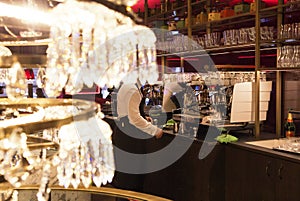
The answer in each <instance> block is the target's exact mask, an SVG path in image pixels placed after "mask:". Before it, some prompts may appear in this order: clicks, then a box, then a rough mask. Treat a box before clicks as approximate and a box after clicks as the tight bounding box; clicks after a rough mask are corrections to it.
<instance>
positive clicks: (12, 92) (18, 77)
mask: <svg viewBox="0 0 300 201" xmlns="http://www.w3.org/2000/svg"><path fill="white" fill-rule="evenodd" d="M26 89H27V83H26V77H25V72H24V70H23V68H22V66H21V64H20V63H19V62H17V61H15V62H14V63H13V65H12V67H11V68H10V69H9V72H8V75H7V79H6V93H7V96H8V98H9V99H11V100H17V99H21V98H24V95H25V93H26Z"/></svg>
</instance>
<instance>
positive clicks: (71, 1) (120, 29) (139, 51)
mask: <svg viewBox="0 0 300 201" xmlns="http://www.w3.org/2000/svg"><path fill="white" fill-rule="evenodd" d="M133 4H134V1H130V0H129V1H125V0H123V1H122V0H121V1H103V0H102V1H101V3H99V2H98V0H97V2H90V1H89V2H87V1H75V0H68V1H65V2H64V3H61V4H59V5H58V6H56V7H55V8H54V9H53V10H52V11H51V14H50V15H51V18H52V20H51V26H50V27H51V29H50V43H49V45H48V49H47V68H46V69H45V70H41V71H39V73H38V80H37V83H38V86H39V87H43V88H44V90H45V92H46V94H47V95H48V96H49V97H56V96H58V95H60V93H61V91H62V90H63V89H64V90H65V91H66V92H67V93H69V94H76V93H78V92H79V91H81V90H82V88H83V86H87V87H92V86H93V84H96V85H98V86H100V87H103V86H105V85H108V86H115V87H117V86H118V85H119V83H120V81H122V82H135V81H136V79H137V78H139V79H140V80H141V82H146V81H149V82H153V81H156V80H157V78H158V69H157V65H156V49H155V41H156V38H155V35H154V33H153V32H152V31H151V30H150V29H148V28H147V27H145V26H141V25H138V22H139V20H138V19H137V18H136V17H135V15H134V14H133V13H131V11H130V9H128V8H127V7H126V6H130V5H133ZM23 73H24V71H23V68H22V67H21V65H20V63H19V62H18V61H17V60H16V61H14V62H13V65H12V67H11V68H10V69H9V70H8V73H7V76H6V83H5V84H6V92H7V95H8V98H9V99H2V100H1V99H0V107H2V108H3V109H2V116H3V118H2V120H3V121H2V122H1V121H0V123H2V124H0V125H1V128H2V129H1V132H0V136H1V138H0V159H2V160H0V161H2V162H0V169H1V167H2V168H3V170H5V171H0V174H2V175H4V177H5V179H6V180H7V181H8V182H9V183H10V184H11V185H12V186H14V187H18V186H20V185H26V184H28V183H29V184H32V183H35V184H40V189H39V192H38V194H37V197H38V200H39V201H43V200H47V199H48V194H49V192H50V188H49V187H51V185H52V184H53V183H55V182H57V183H58V184H59V185H61V186H64V187H66V188H68V187H70V186H72V187H73V188H77V187H78V186H80V185H83V186H84V187H88V186H90V185H92V184H94V185H96V186H98V187H100V186H101V185H102V184H106V183H107V182H111V181H112V178H113V175H114V170H115V166H114V156H113V149H112V142H111V134H112V131H111V128H110V127H109V125H108V124H107V123H106V122H104V121H103V120H102V118H103V114H102V113H101V111H100V108H99V107H98V106H97V105H95V103H91V102H88V101H83V100H76V99H74V100H60V99H55V98H48V99H26V98H25V99H24V95H25V90H26V80H25V76H24V74H23ZM7 145H9V146H7ZM53 170H55V171H53ZM37 172H38V173H37ZM17 173H18V174H17ZM53 174H54V176H53ZM32 175H38V176H32ZM36 178H38V179H36Z"/></svg>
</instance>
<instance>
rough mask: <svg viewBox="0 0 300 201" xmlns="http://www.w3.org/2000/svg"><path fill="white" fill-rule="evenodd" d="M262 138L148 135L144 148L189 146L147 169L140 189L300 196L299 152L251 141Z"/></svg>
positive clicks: (171, 195)
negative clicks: (157, 167) (227, 140)
mask: <svg viewBox="0 0 300 201" xmlns="http://www.w3.org/2000/svg"><path fill="white" fill-rule="evenodd" d="M110 123H112V122H110ZM274 136H275V135H270V137H274ZM268 137H269V136H267V137H266V138H268ZM263 140H265V139H260V140H257V139H255V137H254V136H250V135H245V136H243V135H241V136H239V141H238V142H235V143H228V144H220V143H216V142H215V141H207V140H204V139H196V138H193V137H188V136H183V135H178V134H173V132H171V131H166V132H165V134H164V136H163V137H162V138H161V139H158V140H157V139H155V138H151V139H149V140H148V142H147V145H146V146H147V150H148V151H149V152H155V151H160V150H162V149H163V148H165V147H167V146H170V144H172V143H173V144H172V149H174V154H177V153H176V150H184V149H185V148H183V146H186V144H190V146H189V147H188V148H187V149H186V151H185V152H184V153H182V156H180V157H179V159H178V160H176V161H174V163H172V164H170V165H169V166H167V167H165V168H164V169H161V170H158V171H155V172H152V173H148V174H146V176H145V180H144V192H145V193H147V194H152V195H157V196H160V197H165V198H168V199H171V200H178V201H192V200H197V201H198V200H204V201H206V200H212V201H220V200H227V201H233V200H243V201H245V200H249V201H253V200H270V201H273V200H279V201H280V200H282V201H285V200H300V191H299V186H300V171H299V170H300V155H298V154H291V153H284V152H279V151H276V150H272V149H271V148H265V147H263V146H256V145H253V144H251V142H255V141H257V142H263ZM272 140H274V143H275V141H276V139H271V140H269V141H270V142H269V144H270V143H273V142H272ZM174 141H175V142H176V143H174ZM249 142H250V143H249ZM266 142H268V141H266ZM205 151H207V153H205ZM201 155H202V156H201Z"/></svg>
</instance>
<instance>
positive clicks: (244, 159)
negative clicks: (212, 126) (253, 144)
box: [225, 146, 276, 201]
mask: <svg viewBox="0 0 300 201" xmlns="http://www.w3.org/2000/svg"><path fill="white" fill-rule="evenodd" d="M275 168H276V161H275V160H274V159H273V158H271V157H267V156H264V155H261V154H258V153H255V152H251V151H248V150H244V149H240V148H235V147H232V146H228V147H227V149H226V187H225V192H226V194H225V197H226V200H228V201H240V200H243V201H246V200H249V201H253V200H258V201H259V200H264V201H268V200H270V201H273V200H275V184H274V180H275V176H274V175H275Z"/></svg>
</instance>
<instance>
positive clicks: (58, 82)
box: [44, 0, 158, 96]
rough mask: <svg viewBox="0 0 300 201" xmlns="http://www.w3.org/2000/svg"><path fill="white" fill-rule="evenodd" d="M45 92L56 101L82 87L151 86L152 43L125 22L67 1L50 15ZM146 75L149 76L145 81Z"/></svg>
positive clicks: (141, 29)
mask: <svg viewBox="0 0 300 201" xmlns="http://www.w3.org/2000/svg"><path fill="white" fill-rule="evenodd" d="M52 15H53V16H56V18H55V19H56V21H55V23H53V25H52V26H51V31H50V37H51V39H52V42H51V43H50V44H49V47H48V50H47V57H48V64H47V69H46V75H47V81H46V82H45V86H44V87H45V91H46V93H47V95H48V96H57V95H59V94H60V92H61V89H63V88H65V90H66V92H67V93H69V94H76V93H78V92H79V91H80V90H81V89H82V87H83V85H86V86H88V87H91V86H93V84H97V85H98V86H100V87H104V85H109V86H115V87H118V85H119V83H120V81H121V80H123V82H135V81H136V79H137V78H138V77H139V79H140V80H141V81H142V82H144V83H145V82H146V80H148V81H149V82H154V81H157V78H158V70H157V66H156V49H155V41H156V37H155V35H154V33H153V32H152V31H151V30H150V29H149V28H147V27H145V26H141V25H137V24H136V23H135V22H134V21H133V20H132V19H131V18H130V17H128V16H125V15H123V14H121V13H119V12H116V11H115V10H112V9H109V8H108V7H106V6H104V5H102V4H99V3H95V2H78V1H73V0H69V1H67V2H66V3H64V4H60V5H58V6H57V7H56V8H55V9H53V11H52ZM149 75H150V76H149Z"/></svg>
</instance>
